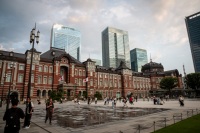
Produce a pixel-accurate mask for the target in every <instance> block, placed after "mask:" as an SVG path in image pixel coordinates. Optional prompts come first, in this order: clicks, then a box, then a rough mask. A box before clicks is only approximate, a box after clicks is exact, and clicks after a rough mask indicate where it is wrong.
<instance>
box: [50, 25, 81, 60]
mask: <svg viewBox="0 0 200 133" xmlns="http://www.w3.org/2000/svg"><path fill="white" fill-rule="evenodd" d="M51 47H55V48H60V49H64V50H65V51H66V52H67V53H69V54H70V55H71V56H72V57H74V58H75V59H77V60H79V61H80V58H81V57H80V51H81V33H80V31H78V30H76V29H74V28H69V27H66V26H63V25H60V24H54V25H53V27H52V30H51Z"/></svg>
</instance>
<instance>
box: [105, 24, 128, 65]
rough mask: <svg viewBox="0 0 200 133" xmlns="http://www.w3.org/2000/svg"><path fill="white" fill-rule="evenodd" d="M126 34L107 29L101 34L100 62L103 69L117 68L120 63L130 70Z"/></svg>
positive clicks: (117, 30)
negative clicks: (123, 63)
mask: <svg viewBox="0 0 200 133" xmlns="http://www.w3.org/2000/svg"><path fill="white" fill-rule="evenodd" d="M129 51H130V49H129V39H128V32H127V31H123V30H119V29H115V28H111V27H108V28H106V29H105V30H104V31H103V32H102V62H103V66H105V67H113V68H117V67H118V66H119V65H120V62H121V61H123V62H125V63H126V65H127V66H128V68H130V52H129Z"/></svg>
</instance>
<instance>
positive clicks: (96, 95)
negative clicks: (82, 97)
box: [94, 91, 102, 100]
mask: <svg viewBox="0 0 200 133" xmlns="http://www.w3.org/2000/svg"><path fill="white" fill-rule="evenodd" d="M94 97H96V98H97V99H98V100H102V95H101V93H100V92H98V91H96V93H95V94H94Z"/></svg>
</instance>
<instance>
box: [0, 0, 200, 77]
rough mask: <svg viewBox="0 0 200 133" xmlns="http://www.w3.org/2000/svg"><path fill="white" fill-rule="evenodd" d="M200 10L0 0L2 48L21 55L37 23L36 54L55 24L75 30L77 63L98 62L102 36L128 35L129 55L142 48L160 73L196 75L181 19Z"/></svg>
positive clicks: (182, 0)
mask: <svg viewBox="0 0 200 133" xmlns="http://www.w3.org/2000/svg"><path fill="white" fill-rule="evenodd" d="M199 11H200V0H0V49H1V50H8V51H14V52H18V53H25V51H26V50H27V49H30V48H31V45H30V43H29V35H30V31H31V30H32V28H33V27H34V25H35V22H36V23H37V29H39V30H40V33H41V36H40V43H39V45H36V46H35V48H36V49H37V50H38V51H40V52H45V51H48V50H49V48H50V36H51V28H52V25H53V24H54V23H59V24H62V25H65V26H68V27H72V28H75V29H78V30H79V31H80V32H81V34H82V38H81V47H82V50H81V60H86V59H87V58H89V55H90V58H95V59H101V60H102V43H101V32H102V31H103V30H104V29H105V28H106V27H108V26H110V27H114V28H117V29H121V30H125V31H128V34H129V45H130V50H132V49H134V48H141V49H146V50H147V54H148V61H149V60H150V54H151V58H152V60H153V62H157V63H162V65H163V66H164V70H172V69H178V70H179V72H180V73H181V74H183V64H184V65H185V69H186V73H191V72H194V67H193V62H192V57H191V51H190V45H189V41H188V36H187V30H186V26H185V20H184V19H185V17H186V16H189V15H191V14H194V13H196V12H199Z"/></svg>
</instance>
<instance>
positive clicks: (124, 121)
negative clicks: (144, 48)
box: [0, 99, 200, 133]
mask: <svg viewBox="0 0 200 133" xmlns="http://www.w3.org/2000/svg"><path fill="white" fill-rule="evenodd" d="M184 102H185V106H184V107H181V106H180V104H179V102H178V99H173V100H168V101H165V103H164V104H163V105H154V104H153V101H151V100H150V101H143V99H139V100H138V102H134V104H133V105H131V104H129V103H127V105H128V107H123V103H122V102H120V101H117V104H116V107H115V108H113V107H112V102H110V103H109V104H107V105H104V101H98V102H97V104H95V103H94V102H92V103H91V104H90V105H88V104H87V102H86V101H81V102H80V105H79V104H77V103H74V101H67V102H64V103H62V104H60V103H55V104H54V106H55V111H54V114H53V120H52V124H51V125H50V124H49V123H48V122H47V123H45V122H44V120H45V115H46V110H45V103H44V102H42V104H40V105H38V104H37V103H36V102H35V103H34V105H35V107H34V112H33V115H32V119H31V126H30V128H29V129H23V128H21V130H20V133H71V132H72V133H93V132H95V133H119V132H121V133H134V132H135V133H137V132H140V133H149V132H153V131H154V130H158V129H160V128H164V127H165V126H168V125H171V124H173V123H176V122H178V121H180V120H181V119H182V120H183V119H186V118H188V117H191V116H193V115H195V114H198V113H200V99H185V101H184ZM19 107H20V108H22V109H23V110H24V109H25V105H24V104H19ZM5 110H6V105H5V104H4V105H3V107H2V108H1V110H0V116H1V119H0V133H3V129H4V126H5V122H4V121H3V119H2V118H3V115H4V112H5ZM188 124H189V123H188ZM22 125H23V120H21V126H22Z"/></svg>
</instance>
